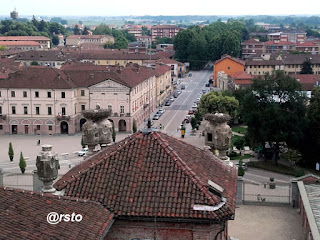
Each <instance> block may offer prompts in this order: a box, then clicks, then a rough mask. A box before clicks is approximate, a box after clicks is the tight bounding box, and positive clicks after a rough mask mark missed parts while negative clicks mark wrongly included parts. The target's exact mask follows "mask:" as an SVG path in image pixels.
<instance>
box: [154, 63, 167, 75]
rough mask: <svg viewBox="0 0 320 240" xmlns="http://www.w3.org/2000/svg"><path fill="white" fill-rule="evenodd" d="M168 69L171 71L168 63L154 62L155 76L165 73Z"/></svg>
mask: <svg viewBox="0 0 320 240" xmlns="http://www.w3.org/2000/svg"><path fill="white" fill-rule="evenodd" d="M168 71H171V67H169V66H168V65H161V64H156V66H155V73H156V76H157V77H159V76H161V75H162V74H165V73H166V72H168Z"/></svg>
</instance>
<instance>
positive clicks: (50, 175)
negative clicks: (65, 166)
mask: <svg viewBox="0 0 320 240" xmlns="http://www.w3.org/2000/svg"><path fill="white" fill-rule="evenodd" d="M51 151H52V145H42V151H41V152H40V153H39V154H38V156H37V160H36V167H37V174H38V178H39V180H40V181H42V182H43V185H44V186H43V188H42V192H45V193H54V192H55V191H56V190H55V189H54V187H53V186H52V183H53V181H54V180H55V179H56V178H57V177H58V169H59V168H60V164H59V159H58V155H57V154H53V153H52V152H51Z"/></svg>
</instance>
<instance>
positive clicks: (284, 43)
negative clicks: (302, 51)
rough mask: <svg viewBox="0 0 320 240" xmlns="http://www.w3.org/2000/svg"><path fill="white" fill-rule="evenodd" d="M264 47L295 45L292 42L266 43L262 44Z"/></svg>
mask: <svg viewBox="0 0 320 240" xmlns="http://www.w3.org/2000/svg"><path fill="white" fill-rule="evenodd" d="M264 45H266V46H273V45H281V46H282V45H295V43H293V42H288V41H279V42H274V41H267V42H265V43H264Z"/></svg>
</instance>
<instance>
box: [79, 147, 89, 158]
mask: <svg viewBox="0 0 320 240" xmlns="http://www.w3.org/2000/svg"><path fill="white" fill-rule="evenodd" d="M87 152H88V148H82V150H81V151H79V152H78V156H84V155H86V154H87Z"/></svg>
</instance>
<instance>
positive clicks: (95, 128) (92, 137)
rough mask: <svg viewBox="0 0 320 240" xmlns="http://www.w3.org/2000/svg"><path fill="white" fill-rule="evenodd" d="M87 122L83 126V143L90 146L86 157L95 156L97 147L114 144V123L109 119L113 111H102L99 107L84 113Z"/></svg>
mask: <svg viewBox="0 0 320 240" xmlns="http://www.w3.org/2000/svg"><path fill="white" fill-rule="evenodd" d="M82 113H83V116H84V117H85V118H86V119H87V121H86V122H85V123H84V124H83V126H82V129H83V132H82V136H83V143H84V144H85V145H87V146H88V153H87V154H86V157H88V156H90V155H92V154H93V150H94V149H95V147H96V145H98V144H99V145H100V146H101V147H103V146H106V145H107V144H109V143H111V142H112V123H111V122H110V121H109V120H108V119H107V118H108V117H109V116H110V115H111V110H107V109H101V108H100V106H99V105H97V106H96V109H95V110H86V111H83V112H82Z"/></svg>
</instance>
